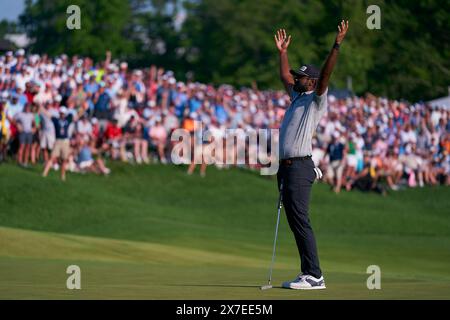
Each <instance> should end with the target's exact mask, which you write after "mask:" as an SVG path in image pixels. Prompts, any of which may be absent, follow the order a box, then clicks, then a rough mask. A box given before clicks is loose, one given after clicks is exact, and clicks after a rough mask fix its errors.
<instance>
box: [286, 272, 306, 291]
mask: <svg viewBox="0 0 450 320" xmlns="http://www.w3.org/2000/svg"><path fill="white" fill-rule="evenodd" d="M303 277H305V275H304V274H301V273H300V274H299V275H297V277H296V278H295V279H294V280H292V281H286V282H283V284H282V285H281V286H282V287H283V288H286V289H291V284H292V283H296V282H300V281H301V280H302V278H303Z"/></svg>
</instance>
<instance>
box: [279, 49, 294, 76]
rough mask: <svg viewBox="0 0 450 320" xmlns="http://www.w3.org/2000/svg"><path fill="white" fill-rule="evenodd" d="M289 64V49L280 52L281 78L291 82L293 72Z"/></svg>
mask: <svg viewBox="0 0 450 320" xmlns="http://www.w3.org/2000/svg"><path fill="white" fill-rule="evenodd" d="M290 69H291V68H290V66H289V59H288V54H287V51H281V52H280V79H281V81H283V82H285V83H286V82H289V81H290V78H291V74H290V73H289V70H290Z"/></svg>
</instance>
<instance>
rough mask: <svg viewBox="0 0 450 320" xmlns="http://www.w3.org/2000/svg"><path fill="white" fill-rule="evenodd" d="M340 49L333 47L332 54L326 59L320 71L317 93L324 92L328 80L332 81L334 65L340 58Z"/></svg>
mask: <svg viewBox="0 0 450 320" xmlns="http://www.w3.org/2000/svg"><path fill="white" fill-rule="evenodd" d="M338 54H339V50H338V49H336V48H333V49H331V52H330V54H329V55H328V57H327V60H326V61H325V64H324V65H323V67H322V70H321V71H320V76H319V83H318V85H317V93H319V94H322V93H323V92H325V90H326V88H327V87H328V82H329V81H330V77H331V74H332V73H333V69H334V66H335V65H336V61H337V58H338Z"/></svg>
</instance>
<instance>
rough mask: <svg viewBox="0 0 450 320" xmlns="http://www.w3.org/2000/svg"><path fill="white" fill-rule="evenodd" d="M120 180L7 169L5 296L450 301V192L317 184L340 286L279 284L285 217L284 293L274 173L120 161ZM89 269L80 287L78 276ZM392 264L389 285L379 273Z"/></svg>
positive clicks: (1, 284) (326, 254)
mask: <svg viewBox="0 0 450 320" xmlns="http://www.w3.org/2000/svg"><path fill="white" fill-rule="evenodd" d="M111 167H112V170H113V173H112V175H111V176H109V177H98V176H94V175H75V174H69V175H68V181H67V182H65V183H63V182H60V181H59V180H58V176H57V174H56V173H54V172H52V173H51V174H50V176H49V177H47V178H45V179H44V178H42V177H40V175H39V171H40V169H41V168H40V167H39V168H34V169H29V170H24V169H21V168H18V167H16V166H15V165H12V164H7V165H0V177H1V178H0V201H1V203H2V205H1V208H0V289H1V290H0V298H2V299H405V298H411V299H450V205H449V200H448V199H449V198H450V197H449V196H450V189H449V188H445V187H433V188H431V187H427V188H420V189H419V188H418V189H413V190H405V191H400V192H396V193H392V194H390V195H388V196H387V197H381V196H379V195H376V194H362V193H359V192H351V193H346V192H344V193H341V194H339V195H335V194H333V193H332V192H330V191H329V188H328V187H327V186H326V185H323V184H316V185H315V186H314V187H313V195H312V201H311V204H310V214H311V220H312V224H313V227H314V230H315V233H316V236H317V241H318V247H319V255H320V258H321V267H322V269H323V272H324V276H325V280H326V284H327V289H326V290H322V291H308V292H299V291H294V290H285V289H281V288H277V286H280V284H281V283H282V282H283V281H285V280H288V279H291V278H293V277H295V275H296V274H297V273H298V272H299V266H298V264H299V262H298V257H297V252H296V247H295V244H294V239H293V237H292V235H291V232H290V230H289V228H288V226H287V223H286V219H285V216H284V213H283V216H282V220H281V226H280V232H279V241H278V246H277V258H276V263H275V269H274V273H273V284H274V286H275V288H274V289H271V290H267V291H261V290H259V287H260V286H261V285H264V284H266V283H267V273H268V267H269V264H270V259H271V250H272V241H273V235H274V227H275V220H276V202H277V191H276V183H275V180H273V178H267V177H261V176H259V175H258V174H257V173H252V172H248V171H243V170H239V169H230V170H216V169H213V168H208V172H207V173H208V175H207V177H206V178H200V177H199V176H187V175H186V174H185V168H184V167H175V166H161V165H153V166H145V167H138V166H130V165H122V164H115V163H114V164H112V165H111ZM72 264H75V265H78V266H79V267H80V268H81V286H82V289H81V290H68V289H67V288H66V280H67V277H68V275H67V274H66V268H67V266H69V265H72ZM369 265H378V266H379V267H380V268H381V290H368V289H367V287H366V280H367V278H368V277H369V275H368V274H366V269H367V267H368V266H369Z"/></svg>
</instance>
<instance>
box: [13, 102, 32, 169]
mask: <svg viewBox="0 0 450 320" xmlns="http://www.w3.org/2000/svg"><path fill="white" fill-rule="evenodd" d="M14 120H15V123H16V125H17V128H18V132H19V151H18V154H17V163H18V164H19V165H20V166H23V167H27V166H28V160H29V157H30V153H31V144H32V143H33V122H34V120H35V118H34V114H33V113H32V110H31V104H29V103H28V104H26V105H25V108H24V110H23V111H22V112H19V113H18V114H16V115H15V117H14Z"/></svg>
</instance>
